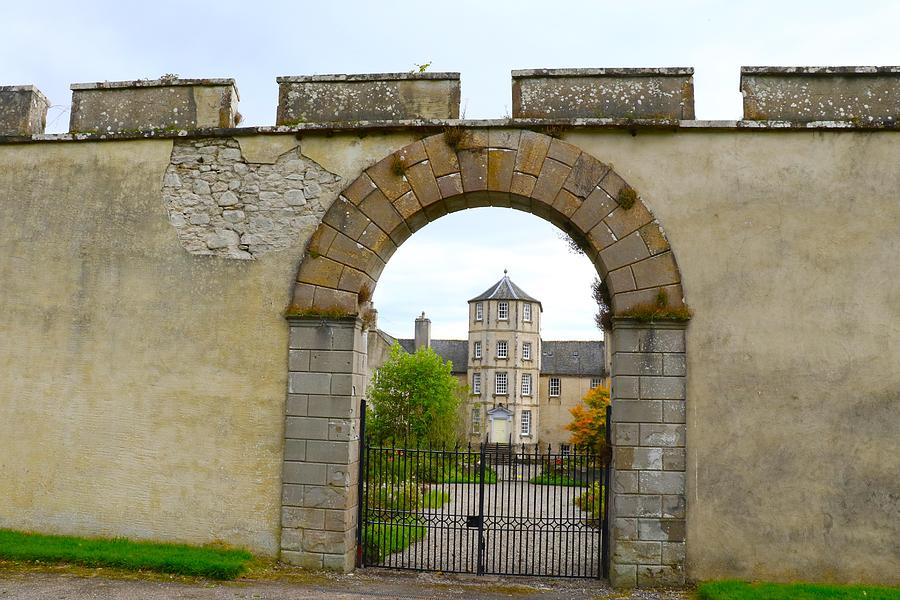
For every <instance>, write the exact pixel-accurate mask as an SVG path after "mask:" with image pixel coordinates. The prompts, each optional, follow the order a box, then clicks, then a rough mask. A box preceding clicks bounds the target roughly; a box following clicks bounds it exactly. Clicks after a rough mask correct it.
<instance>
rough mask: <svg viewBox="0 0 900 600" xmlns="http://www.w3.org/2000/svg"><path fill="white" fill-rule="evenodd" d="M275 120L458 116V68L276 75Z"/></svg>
mask: <svg viewBox="0 0 900 600" xmlns="http://www.w3.org/2000/svg"><path fill="white" fill-rule="evenodd" d="M276 81H277V82H278V115H277V121H276V122H277V124H278V125H296V124H298V123H329V122H336V121H397V120H402V119H458V118H459V97H460V85H459V73H371V74H354V75H303V76H294V77H278V78H277V79H276Z"/></svg>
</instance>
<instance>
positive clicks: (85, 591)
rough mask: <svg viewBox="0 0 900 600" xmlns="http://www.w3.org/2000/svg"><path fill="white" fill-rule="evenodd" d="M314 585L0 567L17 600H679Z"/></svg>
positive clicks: (415, 584) (519, 589)
mask: <svg viewBox="0 0 900 600" xmlns="http://www.w3.org/2000/svg"><path fill="white" fill-rule="evenodd" d="M311 579H313V580H314V581H313V582H305V583H298V582H294V581H248V580H245V581H237V582H228V583H222V582H210V581H199V582H191V583H169V582H162V581H148V580H133V579H116V578H113V577H103V576H75V575H70V574H56V573H40V572H38V573H35V572H28V573H18V572H8V571H4V569H3V568H2V567H0V599H2V600H6V599H7V598H9V599H13V598H15V599H16V600H51V599H52V600H238V599H255V600H276V599H278V600H307V599H312V598H316V599H318V598H328V599H329V600H332V599H333V600H360V599H363V598H385V599H387V598H392V599H394V598H395V599H397V600H412V599H420V598H422V599H434V600H448V599H457V598H466V599H470V598H478V599H481V598H484V599H487V600H492V599H499V598H521V599H523V600H526V599H531V598H535V599H541V600H582V599H585V600H586V599H588V598H592V599H598V600H599V599H606V598H609V599H612V598H616V599H619V600H626V599H630V600H685V599H686V598H687V597H688V595H687V593H685V592H677V591H634V592H631V593H630V594H629V593H622V592H615V591H612V590H610V589H609V587H608V586H607V585H606V584H605V583H604V582H601V581H592V580H583V579H554V580H544V579H537V578H533V577H529V578H499V577H490V576H487V577H477V578H476V577H474V576H447V575H441V574H437V573H408V572H398V571H384V570H382V569H366V570H364V571H361V572H359V571H358V572H356V573H351V574H347V575H335V574H318V575H316V576H315V577H312V578H311Z"/></svg>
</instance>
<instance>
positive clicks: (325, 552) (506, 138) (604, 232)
mask: <svg viewBox="0 0 900 600" xmlns="http://www.w3.org/2000/svg"><path fill="white" fill-rule="evenodd" d="M485 206H496V207H507V208H514V209H518V210H522V211H526V212H530V213H532V214H534V215H536V216H539V217H541V218H543V219H545V220H547V221H549V222H551V223H553V224H555V225H557V226H558V227H559V228H560V229H562V230H563V231H565V232H566V233H567V234H568V235H569V236H570V237H571V238H572V239H573V240H575V242H576V244H577V245H578V246H579V247H580V248H581V249H582V250H583V251H584V253H585V254H586V255H587V256H588V257H589V258H590V260H591V261H592V263H593V264H594V265H595V267H596V269H597V272H598V273H599V275H600V276H601V278H603V280H604V281H605V282H606V285H607V288H608V300H609V303H610V305H611V310H612V315H613V323H612V325H613V334H614V335H613V340H612V342H611V344H610V345H611V354H612V379H613V383H612V396H613V419H612V423H611V429H612V446H613V471H612V475H611V477H612V480H611V482H610V485H608V486H607V489H608V490H611V491H612V496H611V498H610V501H609V502H608V503H607V506H608V508H609V510H610V519H611V521H612V522H614V523H615V524H616V527H614V528H613V530H612V531H613V534H612V535H611V536H610V538H609V541H610V544H611V546H612V548H611V553H610V556H611V557H612V559H611V564H610V576H611V579H612V580H613V583H614V584H619V585H658V584H666V583H668V584H671V583H677V582H678V581H680V580H683V578H684V572H683V561H684V530H685V522H684V519H685V499H684V497H685V496H684V472H683V471H684V452H685V436H684V427H685V426H684V415H685V408H684V407H685V386H684V378H685V374H686V366H685V365H686V361H685V358H686V355H685V343H684V330H683V329H684V325H683V324H681V323H675V324H672V323H669V322H668V321H666V320H665V319H664V320H663V321H662V322H660V321H659V320H657V321H654V322H650V323H645V322H642V321H641V320H640V319H637V320H636V319H633V318H632V317H634V316H639V315H641V314H643V313H642V311H643V310H644V309H645V308H647V307H649V309H650V310H651V311H652V314H653V315H655V316H659V312H660V311H659V310H657V309H660V308H662V309H663V311H662V312H663V314H664V315H665V313H666V311H669V310H671V309H681V308H682V307H683V305H684V300H683V294H682V289H681V277H680V273H679V271H678V267H677V264H676V262H675V258H674V254H673V253H672V251H671V249H670V247H669V243H668V240H667V239H666V237H665V234H664V233H663V230H662V228H661V227H660V226H659V224H658V223H657V222H656V221H655V220H654V217H653V215H652V213H651V212H650V211H649V210H648V208H647V206H646V205H645V204H644V202H643V201H642V199H641V197H640V194H639V193H638V192H637V191H636V190H635V189H634V188H632V187H631V186H629V185H628V184H627V183H626V182H625V181H624V180H623V179H622V178H621V177H620V176H619V175H618V174H617V173H616V172H615V171H614V170H613V169H611V168H610V167H609V166H608V165H606V164H604V163H602V162H600V161H599V160H597V159H596V158H594V157H592V156H590V155H588V154H586V153H584V152H582V151H581V150H580V149H579V148H577V147H576V146H573V145H571V144H567V143H566V142H563V141H561V140H559V139H556V138H551V137H548V136H546V135H543V134H540V133H535V132H532V131H527V130H509V129H456V128H449V129H448V130H447V131H445V132H444V133H443V134H438V135H434V136H430V137H427V138H424V139H423V140H420V141H418V142H414V143H412V144H410V145H408V146H406V147H404V148H401V149H400V150H398V151H396V152H394V153H393V154H391V155H389V156H387V157H386V158H384V159H383V160H381V161H380V162H378V163H376V164H375V165H373V166H372V167H370V168H368V169H366V170H365V171H364V172H363V173H362V174H361V175H360V177H359V178H357V179H356V180H355V181H354V182H353V183H351V184H350V185H349V186H348V187H347V188H345V190H344V192H343V194H342V195H341V196H340V197H339V199H338V200H337V201H336V202H335V203H334V204H333V205H332V206H331V208H330V209H329V210H328V211H327V213H326V215H325V217H324V219H323V223H322V224H321V225H320V227H319V228H318V229H317V231H316V232H315V234H314V235H313V237H312V239H311V240H310V242H309V244H308V247H307V252H306V255H305V257H304V259H303V261H302V262H301V265H300V268H299V270H298V274H297V282H296V284H295V287H294V294H293V302H292V305H291V307H290V308H289V310H288V319H289V321H290V325H291V349H290V352H291V359H292V360H291V367H290V369H291V372H290V374H289V390H288V391H289V394H288V399H289V405H290V404H291V400H292V398H296V402H295V404H296V405H297V406H298V407H300V409H302V411H303V412H302V414H292V413H291V412H288V416H287V424H286V428H285V429H286V441H285V483H284V488H285V489H284V498H285V500H284V511H285V516H284V523H283V529H282V549H283V553H282V555H283V557H284V558H285V559H287V560H289V561H291V562H301V564H310V565H313V566H314V565H319V566H326V567H331V568H339V569H344V570H349V569H351V568H352V567H353V564H354V561H355V559H356V557H357V556H358V555H357V551H358V550H359V549H360V548H361V546H360V545H359V544H357V543H356V542H357V539H356V533H357V521H358V509H359V506H360V505H359V489H360V488H359V482H360V477H359V464H358V457H359V446H360V444H359V436H358V424H359V416H360V414H359V400H360V399H361V396H362V395H363V393H364V390H365V387H366V381H365V373H366V354H367V348H366V342H365V337H364V335H363V330H364V328H365V327H366V321H367V320H368V319H367V317H368V314H369V311H370V309H371V299H372V293H373V291H374V290H375V289H376V286H377V284H378V281H379V279H380V278H381V275H382V272H383V271H384V269H385V266H386V264H387V262H388V261H389V260H390V259H391V257H392V256H393V254H394V253H395V252H396V250H397V248H398V247H399V246H400V245H402V244H403V243H404V242H405V241H406V240H407V239H409V238H410V237H411V236H412V235H413V233H414V232H416V231H418V230H419V229H422V228H423V227H424V226H425V225H426V224H427V223H429V222H431V221H435V220H437V219H439V218H440V217H442V216H444V215H446V214H449V213H453V212H457V211H459V210H463V209H466V208H479V207H485ZM307 359H308V360H307ZM304 402H305V403H306V404H305V405H304ZM300 409H297V410H298V412H300ZM290 410H294V409H292V408H289V411H290ZM322 436H325V437H322ZM316 509H322V510H324V511H325V513H326V514H325V518H326V522H325V524H324V526H322V525H318V524H315V523H314V524H309V523H306V522H304V515H306V514H307V512H306V511H309V510H316ZM316 514H317V515H318V513H316ZM620 520H621V523H620V522H619V521H620ZM329 522H330V523H331V525H330V526H329ZM619 525H621V527H619ZM651 546H652V551H649V552H645V550H647V549H648V548H649V547H651ZM298 548H299V550H298ZM657 550H658V552H657ZM307 561H308V562H307Z"/></svg>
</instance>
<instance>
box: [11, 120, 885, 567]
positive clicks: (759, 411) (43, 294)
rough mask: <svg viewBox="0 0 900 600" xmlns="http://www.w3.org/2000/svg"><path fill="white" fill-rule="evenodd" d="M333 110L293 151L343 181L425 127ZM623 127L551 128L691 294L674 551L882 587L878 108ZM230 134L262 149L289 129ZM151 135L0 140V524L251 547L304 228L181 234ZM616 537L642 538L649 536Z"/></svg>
mask: <svg viewBox="0 0 900 600" xmlns="http://www.w3.org/2000/svg"><path fill="white" fill-rule="evenodd" d="M507 126H508V124H507ZM482 127H492V125H484V124H482ZM232 133H233V132H222V133H221V135H216V136H214V137H216V139H220V140H221V139H228V138H229V137H233V136H232ZM358 133H359V132H356V131H353V130H350V131H347V132H340V131H338V132H329V133H325V132H322V133H316V132H313V131H307V132H305V133H304V134H303V139H302V140H300V141H299V154H298V155H297V156H298V157H302V158H298V160H310V161H313V162H315V163H316V164H318V165H320V166H321V168H322V169H324V170H326V171H328V172H330V173H333V174H335V175H337V176H340V177H341V180H342V183H347V182H349V181H353V179H354V178H356V177H357V176H358V175H359V174H360V173H361V172H362V171H363V170H364V169H365V168H368V167H369V166H370V165H371V164H373V163H375V162H377V161H380V160H383V159H384V157H386V156H389V155H390V154H391V153H393V152H395V151H397V150H399V149H400V148H402V147H404V146H406V145H408V144H410V143H411V142H414V141H416V140H417V139H420V138H421V137H423V136H425V135H426V134H431V133H433V130H427V131H424V130H420V129H415V128H412V129H398V130H396V131H387V132H385V131H370V132H368V133H367V135H365V136H363V137H361V136H360V135H359V134H358ZM635 133H636V134H637V135H632V132H631V131H629V130H627V129H612V130H603V129H594V128H590V127H580V128H579V127H576V128H574V129H571V130H568V131H566V132H565V133H564V134H563V137H564V139H565V140H566V141H567V142H569V143H571V144H574V145H575V146H577V147H578V148H580V149H582V150H584V151H585V152H587V153H590V154H591V155H593V156H595V157H597V158H599V159H601V160H603V161H605V162H608V163H612V164H614V165H615V166H616V170H617V172H620V173H621V174H622V176H623V177H624V178H626V179H627V180H628V182H629V183H630V184H631V185H633V186H634V187H635V189H637V190H639V191H640V194H641V198H642V199H643V200H644V201H645V202H646V204H647V207H648V208H649V209H650V210H652V213H653V215H654V216H655V218H656V219H658V221H659V222H660V224H662V225H663V226H664V227H665V230H666V234H667V236H668V238H669V242H670V244H671V247H672V250H673V252H674V254H675V255H676V256H677V260H678V268H679V270H680V272H681V275H682V277H683V286H684V293H685V297H686V300H687V302H688V304H689V305H690V306H691V308H692V309H693V311H694V318H693V319H692V321H691V323H690V326H689V328H688V329H687V331H686V333H685V335H686V342H685V347H686V350H687V353H686V361H687V368H688V372H689V376H688V377H687V379H686V386H687V387H686V395H687V401H686V424H685V425H686V440H687V449H686V455H687V456H686V465H685V470H684V479H685V489H686V497H687V502H686V506H685V510H686V515H687V516H686V524H685V527H686V532H685V535H686V539H687V546H686V548H685V551H686V558H685V575H686V576H687V577H688V578H689V579H706V578H721V577H732V578H748V579H778V580H791V579H801V578H802V579H818V580H825V579H829V580H836V581H870V582H875V581H878V582H885V581H887V582H893V583H900V580H898V579H897V574H896V569H895V563H896V555H897V547H896V540H897V539H898V538H900V531H898V524H897V523H898V520H897V518H896V516H897V510H898V504H897V498H898V497H900V489H898V481H897V478H896V476H895V475H894V473H896V472H898V471H900V463H898V460H900V458H898V456H900V453H898V452H896V441H895V440H896V431H897V430H898V429H900V423H898V414H900V412H898V411H897V403H898V398H900V379H898V374H897V370H896V368H895V366H896V364H900V347H898V345H897V343H896V340H897V335H898V333H897V331H896V328H895V327H893V326H892V324H894V323H897V322H898V321H900V313H898V308H897V307H898V306H900V290H898V287H897V285H896V282H897V281H900V265H898V262H897V260H896V257H897V254H898V251H900V248H898V241H897V235H896V223H897V222H900V212H898V211H900V205H898V203H897V202H896V201H895V196H896V193H895V192H896V190H897V189H898V188H900V173H898V171H897V169H896V168H895V165H896V164H897V163H898V161H900V149H898V148H900V146H898V144H897V132H896V131H879V130H848V131H829V130H825V129H811V130H793V131H784V130H773V129H767V128H765V127H759V128H756V129H752V130H748V129H744V128H739V127H731V128H729V127H724V126H708V127H707V126H704V127H700V126H697V127H693V128H689V127H684V128H682V129H680V130H679V131H677V132H668V131H648V130H638V131H636V132H635ZM251 134H252V135H251ZM206 137H209V135H207V136H206ZM236 139H237V141H238V144H239V146H240V149H241V153H242V156H243V157H244V159H245V160H246V161H247V162H248V163H250V162H255V163H257V164H268V165H274V164H275V163H276V162H277V161H278V157H279V156H282V155H283V154H285V152H290V151H293V149H294V148H296V146H297V144H298V141H297V139H296V136H295V132H285V133H281V134H276V133H268V134H266V133H253V132H245V135H242V136H239V137H237V138H236ZM198 140H199V138H198ZM180 143H191V138H188V139H185V140H183V141H182V142H180ZM173 146H174V142H173V141H172V140H168V139H163V140H154V139H150V140H142V139H134V140H123V141H82V142H68V141H53V140H50V141H41V142H34V143H25V144H18V143H16V144H13V143H2V144H0V164H2V165H3V166H4V169H2V170H0V199H2V200H0V278H2V280H3V282H4V291H3V293H2V294H0V331H2V332H3V336H2V341H0V365H2V369H3V381H4V385H3V386H0V471H2V472H3V473H4V477H2V478H0V497H2V498H4V500H5V501H4V502H2V503H0V527H9V528H15V529H29V530H35V531H44V532H56V533H71V534H83V535H126V536H131V537H137V538H153V539H163V540H175V541H184V542H191V543H206V542H211V541H215V540H221V541H226V542H228V543H232V544H236V545H241V546H245V547H248V548H250V549H252V550H254V551H256V552H259V553H262V554H268V555H274V554H276V553H277V552H278V551H279V549H280V548H281V547H282V546H283V544H284V542H283V540H282V538H281V533H280V532H281V524H282V519H283V518H284V515H283V514H282V506H283V505H282V491H283V490H282V474H283V470H284V463H283V459H284V458H285V457H286V456H291V455H290V454H289V452H288V445H287V444H286V442H285V403H286V396H287V390H288V356H287V350H286V349H287V348H288V344H289V340H288V332H289V325H288V324H287V323H286V322H285V320H284V316H283V314H284V313H283V311H284V309H285V307H286V306H287V305H288V304H289V303H290V301H291V297H290V294H291V289H292V282H293V281H294V278H295V276H296V274H297V269H298V266H299V264H300V262H301V260H302V257H303V253H304V247H305V244H306V243H307V241H308V239H309V236H310V235H311V234H312V228H305V226H304V227H303V228H300V229H298V230H297V231H296V232H295V234H294V236H295V237H294V239H293V242H291V243H290V244H289V245H288V246H287V247H285V248H283V249H274V248H272V249H270V251H267V252H266V253H261V254H259V255H258V256H257V257H256V258H255V259H254V260H234V259H232V258H230V257H228V256H226V255H224V254H223V255H213V254H208V255H198V254H192V253H190V252H188V251H186V250H185V248H184V246H183V244H182V242H181V240H180V239H179V233H178V228H177V227H175V226H173V224H172V222H171V220H170V215H169V213H168V210H167V205H166V200H165V194H164V193H163V181H164V178H165V175H166V172H167V170H168V169H169V168H170V165H171V160H172V155H173ZM218 147H219V148H221V147H224V148H229V149H233V147H231V146H230V145H229V142H227V141H226V142H225V144H224V146H218ZM217 152H218V150H217ZM263 159H265V160H263ZM225 163H228V161H227V160H225V161H223V164H225ZM229 164H236V163H229ZM698 165H702V167H703V168H698ZM305 181H306V179H305V171H304V182H305ZM338 185H340V184H338ZM210 192H211V194H212V189H210ZM213 197H214V196H213ZM318 200H319V201H320V202H322V203H323V207H324V203H326V202H327V199H325V196H324V195H323V196H322V197H321V198H320V199H318ZM216 210H217V209H216ZM211 220H212V218H211ZM421 235H427V230H426V231H424V232H422V233H421ZM376 301H377V290H376ZM589 321H590V316H586V322H588V323H589ZM587 326H588V327H590V325H589V324H588V325H587ZM310 369H311V371H312V366H310ZM313 372H315V371H313ZM48 374H52V376H50V375H48ZM294 389H295V391H296V390H297V388H294ZM301 395H302V393H301ZM301 402H302V400H301ZM295 408H296V407H294V408H291V409H290V410H295ZM291 416H293V415H291ZM297 416H304V415H297ZM305 416H309V415H305ZM321 418H328V417H321ZM641 422H644V421H641ZM638 432H640V423H639V426H638ZM288 439H298V438H294V437H290V438H288ZM320 441H328V442H330V441H331V440H320ZM348 444H349V442H348ZM636 447H640V446H636ZM647 447H652V448H660V447H663V446H662V445H653V444H647ZM351 456H352V452H351V451H350V450H349V449H348V452H347V460H348V464H349V461H350V457H351ZM648 459H649V457H648ZM304 461H308V462H316V463H317V464H325V465H327V464H329V461H311V460H310V459H309V458H308V457H307V458H305V459H303V460H294V461H289V462H298V463H303V462H304ZM334 464H338V463H336V462H335V463H334ZM633 464H634V463H633ZM664 466H665V463H664ZM632 470H634V469H632ZM623 471H624V469H623ZM647 471H650V469H647ZM327 472H328V469H327V466H326V476H327ZM663 472H667V471H665V470H663V471H660V473H663ZM676 472H680V471H676ZM638 479H639V481H640V475H639V476H638ZM301 485H303V484H301ZM310 485H311V484H310ZM639 491H640V490H639ZM632 495H634V494H632ZM637 495H638V496H641V495H643V494H640V493H638V494H637ZM648 495H656V494H652V493H649V492H648ZM659 495H660V496H662V495H663V494H662V493H660V494H659ZM666 495H670V494H666ZM660 502H661V500H660ZM300 508H313V507H302V506H301V507H300ZM316 514H318V513H316ZM294 516H296V515H294ZM289 517H291V518H293V516H291V515H289ZM315 518H318V516H316V517H315ZM617 518H620V519H629V518H634V519H638V520H639V519H641V518H642V517H640V516H638V517H625V516H622V515H617ZM646 518H647V519H651V522H650V525H648V527H649V526H652V524H653V521H652V520H653V519H655V520H656V521H660V519H662V518H663V517H659V518H657V517H649V516H648V517H646ZM673 518H674V517H673ZM623 525H625V524H624V523H623ZM342 526H345V525H342ZM638 526H640V521H638ZM295 528H296V527H295ZM346 531H348V530H346V529H344V530H343V532H346ZM648 531H649V530H648ZM339 533H340V531H339ZM638 536H640V531H639V533H638ZM342 539H343V538H342ZM296 541H297V540H296V539H294V542H296ZM635 541H648V542H654V544H653V545H654V547H655V543H656V542H658V543H659V547H660V548H659V549H660V561H662V560H663V558H662V544H663V542H664V540H653V539H645V540H642V539H641V538H640V537H639V538H638V539H637V540H635ZM287 543H288V544H290V543H292V542H291V539H290V538H288V540H287ZM299 543H300V544H301V547H302V544H303V543H304V542H303V541H302V540H301V541H300V542H299ZM666 543H675V544H678V542H666ZM288 551H289V552H291V551H293V550H288ZM310 552H312V553H313V554H320V555H321V560H322V563H323V564H325V560H326V558H325V555H326V554H328V555H330V556H337V557H340V556H344V559H334V560H346V555H342V554H340V553H331V552H324V551H322V552H318V551H310ZM653 559H654V560H655V554H654V556H653ZM329 560H332V559H329ZM314 561H318V558H315V559H314ZM642 561H643V559H641V561H638V560H635V561H634V562H633V563H624V562H623V564H633V565H635V569H634V572H635V577H638V575H637V573H638V565H644V566H651V565H650V563H645V562H642ZM660 566H662V562H660ZM629 571H630V570H629ZM649 572H650V570H649V569H648V573H649Z"/></svg>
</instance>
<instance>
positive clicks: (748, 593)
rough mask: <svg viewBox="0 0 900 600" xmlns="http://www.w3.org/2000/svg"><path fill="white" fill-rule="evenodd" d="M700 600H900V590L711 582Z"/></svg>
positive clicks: (701, 590) (699, 595)
mask: <svg viewBox="0 0 900 600" xmlns="http://www.w3.org/2000/svg"><path fill="white" fill-rule="evenodd" d="M697 598H699V600H850V599H853V600H900V588H889V587H880V586H871V585H830V584H821V583H747V582H745V581H709V582H706V583H702V584H700V585H699V586H698V588H697Z"/></svg>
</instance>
